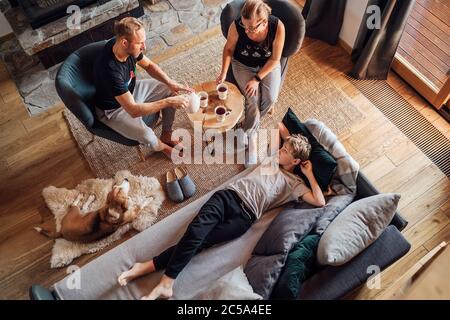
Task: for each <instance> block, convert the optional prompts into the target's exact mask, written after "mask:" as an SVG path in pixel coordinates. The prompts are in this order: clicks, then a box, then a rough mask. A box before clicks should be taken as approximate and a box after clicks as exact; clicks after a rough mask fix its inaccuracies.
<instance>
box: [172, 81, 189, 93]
mask: <svg viewBox="0 0 450 320" xmlns="http://www.w3.org/2000/svg"><path fill="white" fill-rule="evenodd" d="M167 85H168V86H169V88H170V90H172V92H173V93H175V94H179V93H180V91H185V92H186V91H187V92H194V91H195V90H194V89H192V88H189V87H188V86H183V85H182V84H179V83H178V82H176V81H174V80H170V81H169V83H168V84H167Z"/></svg>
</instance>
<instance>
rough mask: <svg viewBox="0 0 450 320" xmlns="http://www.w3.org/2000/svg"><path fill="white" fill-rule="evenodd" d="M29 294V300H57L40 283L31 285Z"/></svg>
mask: <svg viewBox="0 0 450 320" xmlns="http://www.w3.org/2000/svg"><path fill="white" fill-rule="evenodd" d="M29 295H30V299H31V300H57V299H56V297H55V295H54V293H53V292H52V291H50V290H49V289H47V288H44V287H43V286H40V285H32V286H31V287H30V290H29Z"/></svg>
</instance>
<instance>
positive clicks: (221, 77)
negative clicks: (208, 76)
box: [216, 72, 227, 84]
mask: <svg viewBox="0 0 450 320" xmlns="http://www.w3.org/2000/svg"><path fill="white" fill-rule="evenodd" d="M226 77H227V73H226V72H225V73H223V72H221V73H220V74H219V75H218V76H217V78H216V84H221V83H222V82H224V81H225V78H226Z"/></svg>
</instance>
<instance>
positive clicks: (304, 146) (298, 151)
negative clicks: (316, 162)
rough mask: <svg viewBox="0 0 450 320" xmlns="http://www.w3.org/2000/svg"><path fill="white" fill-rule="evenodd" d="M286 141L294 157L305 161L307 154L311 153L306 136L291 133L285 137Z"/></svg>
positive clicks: (307, 157)
mask: <svg viewBox="0 0 450 320" xmlns="http://www.w3.org/2000/svg"><path fill="white" fill-rule="evenodd" d="M286 143H287V144H289V145H290V146H291V148H292V156H293V157H294V158H295V159H300V160H301V161H306V160H308V159H309V154H310V153H311V144H310V143H309V141H308V138H306V137H305V136H302V135H301V134H293V135H291V136H289V137H287V139H286Z"/></svg>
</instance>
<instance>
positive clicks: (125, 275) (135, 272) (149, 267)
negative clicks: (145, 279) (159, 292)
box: [117, 260, 155, 286]
mask: <svg viewBox="0 0 450 320" xmlns="http://www.w3.org/2000/svg"><path fill="white" fill-rule="evenodd" d="M153 271H155V265H154V264H153V260H151V261H148V262H144V263H139V262H137V263H135V264H134V266H133V267H132V268H131V269H130V270H128V271H125V272H122V274H121V275H120V276H119V278H118V279H117V281H118V282H119V284H120V285H121V286H126V285H127V284H128V282H130V281H132V280H134V279H136V278H137V277H140V276H143V275H144V274H147V273H150V272H153Z"/></svg>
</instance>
